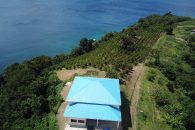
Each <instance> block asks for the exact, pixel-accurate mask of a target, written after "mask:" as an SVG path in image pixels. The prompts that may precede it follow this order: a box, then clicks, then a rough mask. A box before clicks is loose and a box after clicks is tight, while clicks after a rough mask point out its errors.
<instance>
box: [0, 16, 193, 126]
mask: <svg viewBox="0 0 195 130" xmlns="http://www.w3.org/2000/svg"><path fill="white" fill-rule="evenodd" d="M187 19H189V18H186V17H176V16H173V15H171V14H170V13H168V14H166V15H164V16H160V15H152V16H149V17H146V18H143V19H140V21H139V22H138V24H136V27H135V26H134V27H128V28H126V29H124V30H122V31H121V32H119V33H108V34H106V35H105V36H103V37H102V39H101V40H100V41H98V42H96V44H94V41H93V40H91V39H86V38H83V39H81V41H80V46H79V47H78V48H75V49H73V50H72V52H71V53H70V54H68V55H63V54H62V55H57V56H55V57H54V58H52V59H51V58H50V57H47V56H40V57H36V58H33V59H31V60H29V61H24V62H22V63H20V64H18V63H15V64H13V65H10V66H8V67H7V68H6V69H5V71H4V73H3V74H2V75H0V102H1V103H0V115H1V116H0V129H5V130H10V129H38V130H42V129H43V130H48V129H52V130H55V129H57V126H56V118H55V114H56V113H57V110H58V107H59V105H60V103H61V101H62V99H61V97H60V95H59V91H60V90H61V89H62V87H63V84H62V83H61V82H60V81H59V80H58V78H57V77H56V74H55V73H54V72H53V70H55V69H61V68H66V69H74V68H86V67H88V66H91V67H95V68H99V69H101V70H104V71H106V72H107V77H112V78H119V79H121V81H123V79H125V78H127V76H129V73H130V72H131V70H132V66H134V65H136V64H137V63H140V62H144V61H145V60H146V58H148V56H150V55H151V53H153V52H154V51H153V46H154V44H155V43H156V41H157V40H158V39H159V37H160V36H161V34H162V33H163V32H164V31H165V27H166V26H167V25H171V26H172V25H174V24H175V23H177V22H180V21H185V20H187ZM97 43H98V44H97ZM97 45H98V46H97ZM190 45H193V44H190ZM121 46H122V48H121ZM178 48H179V47H178ZM181 48H185V46H184V47H180V49H181ZM124 49H127V50H130V51H124ZM167 50H168V49H167ZM176 52H177V51H176ZM167 54H169V53H167ZM178 55H179V54H177V53H176V56H175V57H177V58H178V59H179V60H180V59H181V58H183V57H178ZM188 55H190V57H191V58H189V59H187V58H186V57H185V58H183V59H186V60H188V61H189V63H192V62H193V55H191V54H188ZM159 57H160V58H159V60H158V66H160V67H161V68H160V70H161V71H162V73H164V75H165V76H167V78H168V79H169V80H170V81H172V84H173V86H174V93H176V91H177V92H178V89H181V90H183V91H181V95H183V96H181V95H180V96H176V98H178V100H179V99H181V101H182V103H180V102H179V103H180V104H182V109H181V110H183V108H185V109H187V117H188V119H189V120H186V121H182V123H183V124H185V125H186V128H189V129H192V128H193V127H192V126H193V125H194V124H193V123H194V117H193V116H190V114H189V113H190V112H191V113H194V111H190V110H189V109H188V108H186V107H185V105H186V104H185V105H183V103H184V102H185V101H186V99H187V98H186V97H188V96H189V95H190V97H193V92H192V91H191V90H194V89H191V87H192V86H193V83H194V81H193V80H192V79H193V75H192V77H191V78H190V80H188V78H189V77H190V76H189V75H191V74H192V72H191V71H189V70H188V69H185V68H186V67H185V66H183V64H184V63H183V62H182V64H181V63H180V62H177V63H174V62H175V61H178V59H173V60H171V61H172V62H170V60H166V61H167V62H164V60H163V59H162V58H161V55H159ZM163 63H165V64H163ZM169 64H170V65H169ZM177 64H179V65H180V66H177ZM192 65H193V63H192ZM175 67H176V68H175ZM183 72H185V73H184V74H185V75H184V74H182V73H183ZM178 75H180V77H179V76H178ZM185 77H186V79H185V80H183V81H185V82H181V79H182V78H185ZM148 79H149V82H152V83H151V84H152V86H154V85H156V86H155V87H154V89H155V91H152V92H154V93H153V94H150V96H152V97H154V98H156V99H157V101H156V102H157V104H158V105H159V107H161V106H163V107H165V106H166V105H170V102H172V99H170V92H167V91H168V89H166V88H165V86H166V84H167V82H169V81H166V80H165V78H163V79H162V78H159V77H158V76H157V75H156V73H154V74H151V76H150V77H149V78H148ZM179 84H181V85H179ZM186 84H187V85H186ZM160 86H164V87H163V88H161V87H160ZM159 91H162V92H164V93H162V92H159ZM184 91H186V93H187V94H184ZM124 99H125V98H124ZM142 100H143V99H142ZM123 101H125V103H124V105H125V107H122V111H126V113H128V112H129V107H127V106H129V101H128V100H127V99H125V100H123ZM174 101H175V100H174ZM187 101H189V102H191V99H190V98H189V99H188V100H187ZM127 108H128V109H127ZM189 108H192V106H189ZM165 110H166V109H165ZM148 113H149V112H148ZM148 113H144V114H143V116H142V117H144V118H145V119H149V118H150V116H148V115H147V114H148ZM167 113H168V112H167ZM169 116H172V115H170V114H169ZM123 117H124V113H123ZM126 117H128V118H126ZM129 118H130V116H129V114H127V116H125V121H126V122H127V124H126V123H125V125H124V126H125V127H128V126H129V124H128V122H129V121H130V119H129ZM182 119H183V118H182ZM161 124H162V123H161ZM170 124H172V126H175V125H173V124H174V123H173V122H170ZM175 124H177V123H175ZM183 124H182V126H183ZM162 126H166V125H164V124H162ZM182 126H181V127H179V128H182ZM166 127H167V126H166ZM158 128H161V127H158ZM162 128H164V127H162ZM167 128H168V127H167Z"/></svg>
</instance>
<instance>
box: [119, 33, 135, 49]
mask: <svg viewBox="0 0 195 130" xmlns="http://www.w3.org/2000/svg"><path fill="white" fill-rule="evenodd" d="M120 42H121V47H122V48H123V49H124V50H128V51H134V46H133V45H134V39H133V38H132V37H127V36H126V37H124V36H123V37H122V38H121V41H120Z"/></svg>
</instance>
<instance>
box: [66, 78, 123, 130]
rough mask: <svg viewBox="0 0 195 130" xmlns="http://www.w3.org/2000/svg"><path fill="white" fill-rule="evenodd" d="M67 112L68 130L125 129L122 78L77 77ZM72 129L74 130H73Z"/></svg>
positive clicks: (69, 97) (73, 84) (70, 93)
mask: <svg viewBox="0 0 195 130" xmlns="http://www.w3.org/2000/svg"><path fill="white" fill-rule="evenodd" d="M66 101H67V106H66V109H65V111H64V117H65V118H66V127H67V128H65V130H72V129H74V128H75V127H76V128H81V129H82V130H83V129H98V130H99V129H102V130H103V129H108V130H117V129H120V128H121V110H120V106H121V96H120V85H119V80H118V79H109V78H94V77H80V76H77V77H75V79H74V81H73V83H72V86H71V89H70V91H69V94H68V96H67V99H66ZM71 128H72V129H71Z"/></svg>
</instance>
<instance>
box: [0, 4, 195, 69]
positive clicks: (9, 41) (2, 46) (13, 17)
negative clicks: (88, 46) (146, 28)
mask: <svg viewBox="0 0 195 130" xmlns="http://www.w3.org/2000/svg"><path fill="white" fill-rule="evenodd" d="M168 11H172V12H173V13H174V14H176V15H187V16H192V17H195V13H194V12H195V1H194V0H0V70H2V69H3V68H5V66H6V65H7V64H10V63H14V62H20V61H22V60H25V59H29V58H32V57H35V56H39V55H48V56H54V55H56V54H59V53H65V52H69V51H70V50H71V49H72V48H74V47H76V46H78V42H79V39H80V38H81V37H88V38H99V37H101V36H102V35H103V34H105V33H106V32H108V31H120V30H121V29H122V28H124V27H126V26H128V25H130V24H132V23H134V22H136V21H137V20H138V19H139V18H140V17H144V16H147V15H150V14H154V13H155V14H156V13H159V14H163V13H166V12H168Z"/></svg>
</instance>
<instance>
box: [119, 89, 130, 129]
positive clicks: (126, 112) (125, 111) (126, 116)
mask: <svg viewBox="0 0 195 130" xmlns="http://www.w3.org/2000/svg"><path fill="white" fill-rule="evenodd" d="M121 100H122V106H121V113H122V127H123V130H128V128H129V127H132V120H131V113H130V101H129V100H128V99H127V97H126V96H125V94H124V93H123V92H121Z"/></svg>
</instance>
